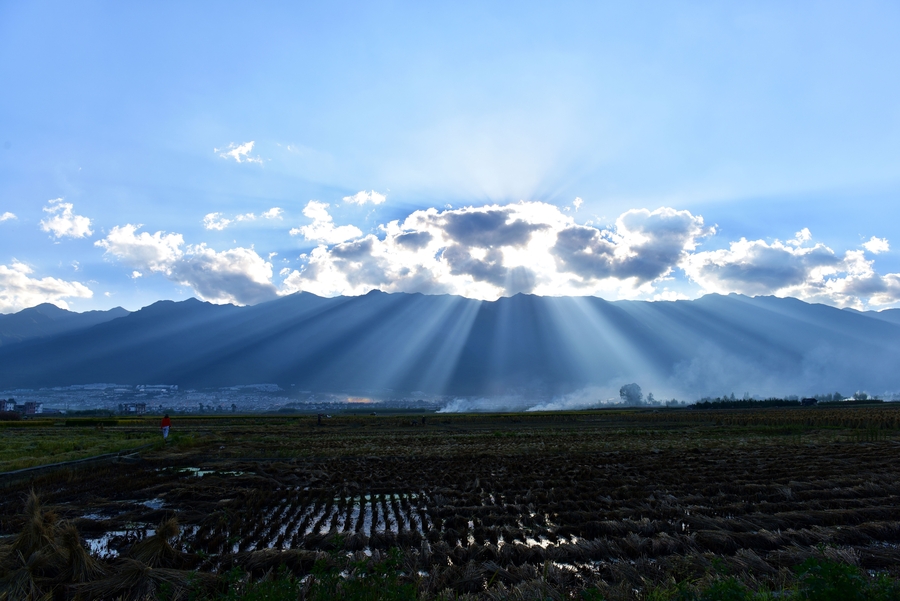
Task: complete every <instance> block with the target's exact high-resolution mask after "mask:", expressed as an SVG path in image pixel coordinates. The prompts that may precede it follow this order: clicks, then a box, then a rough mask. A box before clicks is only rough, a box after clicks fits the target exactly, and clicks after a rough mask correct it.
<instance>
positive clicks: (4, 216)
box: [0, 211, 18, 222]
mask: <svg viewBox="0 0 900 601" xmlns="http://www.w3.org/2000/svg"><path fill="white" fill-rule="evenodd" d="M10 219H18V217H16V216H15V214H13V213H10V212H9V211H7V212H5V213H3V214H2V215H0V222H2V221H9V220H10Z"/></svg>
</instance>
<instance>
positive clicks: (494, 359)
mask: <svg viewBox="0 0 900 601" xmlns="http://www.w3.org/2000/svg"><path fill="white" fill-rule="evenodd" d="M42 307H43V306H42ZM37 309H40V307H36V308H35V309H27V310H25V311H22V312H20V313H17V314H15V315H9V316H3V320H6V321H8V320H10V319H11V318H16V317H18V316H21V315H22V314H24V313H26V312H28V311H30V312H34V311H35V310H37ZM58 311H59V310H58ZM114 311H115V310H114ZM123 312H124V310H119V313H123ZM110 313H111V312H105V313H104V314H103V316H102V317H110V318H109V319H101V316H100V315H94V316H90V314H80V315H82V316H87V317H84V318H83V319H84V320H85V321H83V322H81V323H87V320H90V319H94V320H96V321H98V322H99V323H94V324H91V325H87V326H79V327H78V328H70V329H68V330H66V331H59V332H54V333H47V332H50V330H49V329H48V328H45V329H44V330H42V332H44V333H43V334H41V336H38V335H36V334H35V335H30V336H26V337H23V338H22V340H21V341H19V342H15V343H9V342H6V341H5V342H4V344H3V346H2V347H0V388H7V389H8V388H15V387H29V388H36V387H46V386H63V385H70V384H89V383H95V382H115V383H119V384H162V383H164V384H178V385H180V386H182V387H188V388H204V387H221V386H234V385H241V384H255V383H275V384H278V385H280V386H282V387H283V388H285V389H286V390H296V391H300V390H304V391H321V392H345V393H350V394H366V393H369V394H407V393H412V392H415V391H422V392H425V393H435V394H453V395H468V396H478V395H481V396H491V395H504V394H519V395H526V396H533V397H546V396H548V395H557V394H563V393H568V392H573V391H577V390H581V389H586V388H590V387H599V388H600V389H604V390H605V389H608V390H612V391H615V390H618V387H619V386H621V385H622V384H624V383H628V382H637V383H639V384H641V386H643V387H644V388H645V389H648V388H652V389H653V390H655V391H658V394H657V397H660V395H662V394H667V395H672V396H676V395H677V396H687V397H688V398H696V397H699V396H702V395H707V394H713V395H721V394H728V393H731V392H735V393H738V394H739V395H740V394H741V393H743V392H750V393H751V394H789V393H793V394H812V393H816V392H834V391H842V392H843V393H845V394H849V393H852V392H854V391H856V390H868V391H869V392H870V393H881V392H884V391H892V390H900V370H898V369H897V366H898V361H900V322H898V321H897V320H896V319H895V318H894V315H893V312H891V313H887V312H883V313H873V312H865V313H864V312H856V311H845V310H841V309H836V308H834V307H829V306H826V305H817V304H809V303H805V302H802V301H799V300H796V299H792V298H775V297H756V298H749V297H746V296H741V295H734V294H732V295H728V296H721V295H715V294H713V295H707V296H704V297H702V298H700V299H697V300H690V301H674V302H646V301H616V302H609V301H605V300H603V299H600V298H596V297H538V296H532V295H524V294H518V295H515V296H512V297H507V298H501V299H499V300H497V301H493V302H486V301H477V300H472V299H467V298H462V297H456V296H446V295H445V296H427V295H422V294H386V293H382V292H371V293H369V294H366V295H364V296H357V297H335V298H322V297H318V296H315V295H313V294H309V293H298V294H294V295H290V296H285V297H282V298H279V299H276V300H273V301H269V302H266V303H261V304H258V305H254V306H247V307H235V306H232V305H213V304H209V303H205V302H201V301H198V300H195V299H190V300H186V301H181V302H173V301H160V302H157V303H154V304H152V305H150V306H148V307H145V308H143V309H141V310H139V311H135V312H133V313H127V312H124V313H126V314H121V315H120V316H118V317H112V316H111V315H110ZM74 315H79V314H71V315H70V317H67V319H70V318H71V316H74ZM4 323H5V321H0V329H2V327H3V324H4ZM3 331H6V330H3ZM4 340H6V339H4Z"/></svg>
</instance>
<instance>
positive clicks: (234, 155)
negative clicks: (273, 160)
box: [213, 140, 263, 165]
mask: <svg viewBox="0 0 900 601" xmlns="http://www.w3.org/2000/svg"><path fill="white" fill-rule="evenodd" d="M254 144H255V142H253V141H252V140H251V141H250V142H244V143H243V144H235V143H234V142H232V143H231V144H229V145H228V146H227V147H226V148H223V149H219V148H213V152H215V153H216V154H218V155H219V156H220V157H222V158H223V159H229V158H230V159H234V160H235V161H236V162H238V163H259V164H260V165H261V164H262V162H263V160H262V158H260V157H258V156H256V157H254V156H251V155H250V153H251V152H253V145H254Z"/></svg>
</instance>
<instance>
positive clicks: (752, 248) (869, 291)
mask: <svg viewBox="0 0 900 601" xmlns="http://www.w3.org/2000/svg"><path fill="white" fill-rule="evenodd" d="M811 237H812V236H811V234H810V233H809V230H807V229H804V230H802V231H801V232H798V234H797V236H796V237H795V238H794V239H793V240H789V241H787V242H781V241H779V240H775V241H774V242H771V243H769V242H766V241H765V240H747V239H744V238H742V239H740V240H739V241H737V242H732V243H731V244H730V245H729V247H728V248H724V249H719V250H714V251H705V252H698V253H693V254H691V255H690V256H688V257H686V258H685V260H684V261H683V263H682V266H683V268H684V270H685V273H686V274H687V275H688V277H689V278H691V279H692V280H693V281H694V282H696V283H698V284H699V285H700V286H701V287H702V288H703V289H704V291H706V292H719V293H723V294H727V293H730V292H740V293H743V294H748V295H763V294H773V295H776V296H793V297H796V298H801V299H804V300H808V301H816V302H825V303H828V304H834V305H837V306H851V307H857V308H862V307H864V306H865V304H866V303H868V304H872V305H886V304H891V303H895V302H897V301H900V274H886V275H879V274H878V273H876V272H875V268H874V261H870V260H866V258H865V254H864V252H863V251H862V250H851V251H847V252H846V253H844V256H843V257H842V256H839V255H838V254H837V253H835V252H834V251H833V250H832V249H830V248H828V247H827V246H825V245H824V244H821V243H817V244H813V245H810V244H808V242H809V241H810V240H811ZM873 240H875V241H876V242H874V243H873V244H872V246H874V247H875V248H876V249H880V248H882V247H883V246H886V245H887V242H886V241H882V240H880V239H878V238H873ZM869 242H872V241H871V240H870V241H869ZM882 242H883V243H884V244H883V245H882ZM866 244H869V243H866ZM863 246H866V245H865V244H864V245H863ZM867 249H868V247H867ZM870 252H872V251H870Z"/></svg>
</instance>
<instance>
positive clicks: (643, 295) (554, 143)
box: [0, 0, 900, 313]
mask: <svg viewBox="0 0 900 601" xmlns="http://www.w3.org/2000/svg"><path fill="white" fill-rule="evenodd" d="M187 4H189V3H177V2H157V3H152V4H145V5H141V4H136V3H114V2H105V3H104V2H83V3H75V4H73V3H63V2H42V3H26V2H14V1H4V0H0V313H10V312H14V311H18V310H21V309H23V308H25V307H29V306H33V305H36V304H39V303H42V302H51V303H54V304H57V305H58V306H61V307H64V308H69V309H71V310H75V311H85V310H94V309H108V308H111V307H115V306H122V307H125V308H126V309H129V310H135V309H138V308H140V307H143V306H146V305H148V304H151V303H153V302H155V301H157V300H160V299H175V300H179V299H186V298H190V297H192V296H193V297H197V298H200V299H203V300H207V301H210V302H216V303H235V304H254V303H258V302H263V301H266V300H270V299H272V298H276V297H277V296H279V295H284V294H291V293H294V292H298V291H307V292H312V293H315V294H319V295H326V296H333V295H341V294H345V295H358V294H364V293H366V292H368V291H370V290H373V289H379V290H384V291H386V292H422V293H426V294H445V293H446V294H459V295H463V296H467V297H471V298H479V299H485V300H494V299H496V298H498V297H500V296H509V295H513V294H516V293H520V292H521V293H532V294H540V295H577V296H584V295H595V296H601V297H603V298H606V299H610V300H615V299H625V298H628V299H645V300H673V299H680V298H697V297H699V296H702V295H704V294H707V293H713V292H714V293H722V294H727V293H732V292H736V293H742V294H747V295H777V296H793V297H796V298H800V299H803V300H806V301H809V302H819V303H826V304H830V305H834V306H838V307H852V308H856V309H869V310H871V309H875V310H879V309H884V308H889V307H896V306H900V255H898V251H897V249H898V245H900V202H898V200H900V103H898V102H897V98H900V36H897V35H896V32H897V31H898V30H900V5H898V4H897V3H896V2H854V3H837V2H790V3H785V2H754V3H721V2H708V3H707V2H690V3H685V2H672V3H666V2H646V3H643V2H634V3H620V2H586V3H533V4H530V3H527V2H523V3H516V4H515V5H510V4H509V3H506V2H473V3H466V2H453V3H438V2H431V3H421V2H418V3H413V2H410V3H402V2H366V3H342V2H330V3H283V4H281V5H278V4H276V3H270V4H264V5H261V3H252V4H248V3H227V2H221V3H216V4H215V5H213V4H208V3H190V5H187Z"/></svg>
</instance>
